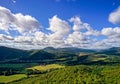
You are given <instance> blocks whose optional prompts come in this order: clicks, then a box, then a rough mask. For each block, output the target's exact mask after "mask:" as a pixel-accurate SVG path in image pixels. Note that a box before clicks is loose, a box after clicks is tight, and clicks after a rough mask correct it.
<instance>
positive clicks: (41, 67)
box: [27, 64, 65, 71]
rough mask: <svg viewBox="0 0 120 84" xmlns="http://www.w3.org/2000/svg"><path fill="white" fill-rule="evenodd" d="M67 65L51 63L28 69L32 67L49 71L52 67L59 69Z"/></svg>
mask: <svg viewBox="0 0 120 84" xmlns="http://www.w3.org/2000/svg"><path fill="white" fill-rule="evenodd" d="M64 67H65V66H62V65H59V64H49V65H39V66H35V67H31V68H27V69H32V70H40V71H47V70H50V69H58V68H64Z"/></svg>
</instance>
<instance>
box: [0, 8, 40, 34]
mask: <svg viewBox="0 0 120 84" xmlns="http://www.w3.org/2000/svg"><path fill="white" fill-rule="evenodd" d="M39 28H40V24H39V22H38V21H37V20H36V19H35V18H34V17H32V16H30V15H23V14H21V13H17V14H14V13H12V12H11V11H10V10H9V9H7V8H5V7H1V6H0V30H4V31H5V32H8V31H9V30H16V31H18V32H19V33H20V34H29V33H32V32H35V31H36V30H38V29H39Z"/></svg>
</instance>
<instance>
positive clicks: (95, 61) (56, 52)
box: [0, 46, 120, 84]
mask: <svg viewBox="0 0 120 84" xmlns="http://www.w3.org/2000/svg"><path fill="white" fill-rule="evenodd" d="M119 66H120V48H118V47H114V48H110V49H106V50H99V51H98V50H89V49H80V48H72V47H71V48H53V47H47V48H44V49H41V50H20V49H14V48H8V47H3V46H1V47H0V75H1V76H0V77H1V80H0V83H10V84H24V82H26V84H46V83H47V84H51V83H55V84H58V83H62V84H68V83H72V84H77V83H78V84H79V83H80V84H96V83H99V82H100V83H102V84H106V83H109V84H119V82H120V79H119V76H120V72H119V71H120V68H119ZM19 74H21V75H22V77H19ZM14 75H15V76H17V77H16V78H18V79H15V80H14ZM23 75H24V76H23ZM32 75H33V76H32ZM10 76H12V77H13V79H12V80H13V81H10V80H11V79H10V80H8V82H5V81H4V78H7V77H8V79H9V77H10ZM2 79H3V80H2ZM65 79H66V80H65Z"/></svg>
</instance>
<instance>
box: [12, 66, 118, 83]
mask: <svg viewBox="0 0 120 84" xmlns="http://www.w3.org/2000/svg"><path fill="white" fill-rule="evenodd" d="M10 84H120V67H119V66H108V65H104V66H100V65H99V66H98V65H95V66H85V65H79V66H67V67H65V68H61V69H57V70H53V71H51V72H47V73H44V74H39V75H38V76H36V77H29V78H25V79H22V80H20V81H17V82H11V83H10Z"/></svg>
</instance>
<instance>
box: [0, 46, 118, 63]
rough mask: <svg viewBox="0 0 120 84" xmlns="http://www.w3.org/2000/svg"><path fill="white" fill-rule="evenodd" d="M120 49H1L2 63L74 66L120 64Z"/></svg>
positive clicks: (0, 58)
mask: <svg viewBox="0 0 120 84" xmlns="http://www.w3.org/2000/svg"><path fill="white" fill-rule="evenodd" d="M119 61H120V48H110V49H106V50H100V51H99V52H98V51H95V50H89V49H80V48H72V47H71V48H53V47H47V48H44V49H41V50H20V49H14V48H8V47H3V46H1V47H0V62H1V63H6V62H8V63H11V62H12V63H13V62H15V63H17V62H18V63H19V62H28V63H32V62H34V63H47V64H49V63H59V64H67V65H74V64H80V63H96V62H97V63H99V62H100V63H101V62H119Z"/></svg>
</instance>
